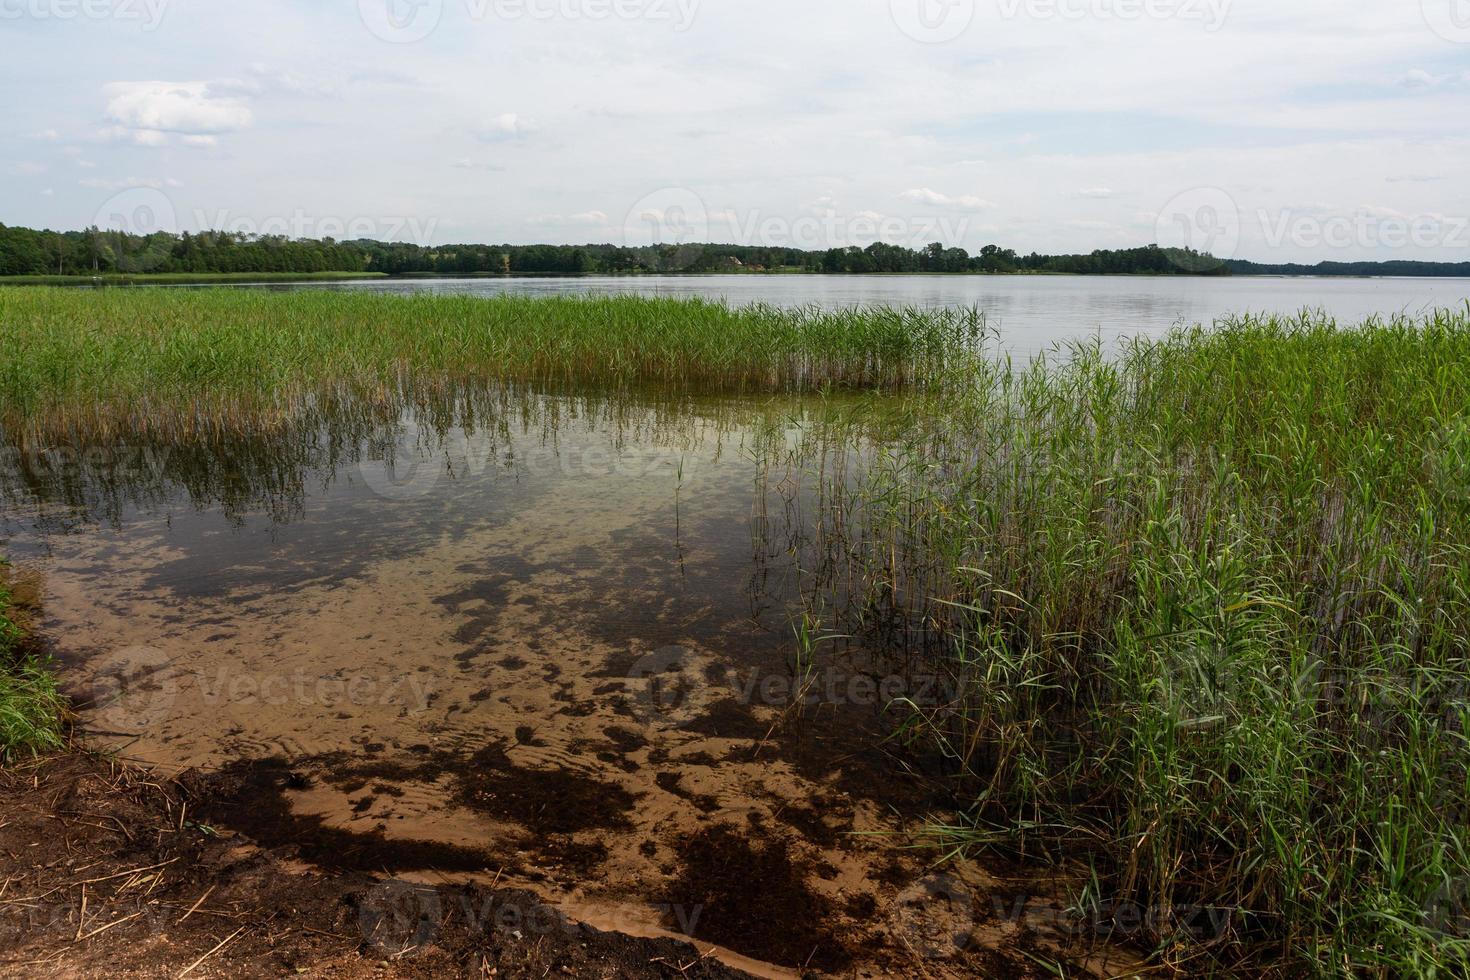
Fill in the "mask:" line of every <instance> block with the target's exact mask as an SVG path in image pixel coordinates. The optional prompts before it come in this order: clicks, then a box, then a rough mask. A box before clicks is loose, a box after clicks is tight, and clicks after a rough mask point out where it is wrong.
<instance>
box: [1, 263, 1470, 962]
mask: <svg viewBox="0 0 1470 980" xmlns="http://www.w3.org/2000/svg"><path fill="white" fill-rule="evenodd" d="M0 328H3V330H4V332H5V338H4V339H5V343H6V349H7V357H6V358H5V359H4V361H0V435H4V436H5V438H7V439H9V440H10V441H12V442H24V441H25V440H27V439H30V440H34V441H37V442H43V443H44V442H46V441H47V440H51V441H55V442H61V443H66V442H76V441H85V440H89V439H99V438H100V439H106V438H108V437H109V436H113V437H124V436H125V437H127V438H133V439H138V438H142V439H143V440H144V441H145V442H148V440H152V439H159V440H163V441H165V442H166V441H167V440H169V439H181V440H183V439H193V438H198V437H199V436H200V435H201V434H204V435H206V436H208V435H210V434H211V433H213V434H214V436H212V437H211V438H214V440H215V443H216V444H217V445H219V446H230V445H233V443H230V442H229V440H228V439H227V438H224V437H223V436H222V435H221V434H229V433H236V434H238V436H239V438H243V439H246V440H247V441H249V440H251V439H254V438H255V437H256V436H257V435H258V434H259V433H260V432H261V431H263V430H266V429H270V428H271V427H272V426H276V427H277V431H278V432H280V433H283V436H282V438H285V437H289V441H290V442H291V444H292V445H294V446H296V447H297V448H296V449H295V450H293V453H294V455H293V454H287V457H288V458H289V459H296V458H298V457H300V458H301V459H303V460H306V459H316V458H317V456H318V455H319V454H320V453H322V452H329V453H331V452H337V451H338V445H339V443H340V444H341V445H344V446H345V445H349V444H350V445H351V446H354V447H355V446H356V445H357V443H358V440H359V437H360V436H361V432H369V431H373V430H375V429H376V428H377V427H379V426H380V425H382V424H384V423H387V422H391V421H392V420H393V419H396V418H398V416H399V414H400V412H401V411H402V410H403V408H404V406H405V405H413V406H414V407H415V409H416V410H418V411H420V412H421V413H424V414H425V417H426V418H429V419H431V420H433V422H434V424H435V425H441V426H447V425H452V424H455V423H456V421H463V418H462V416H463V415H464V408H463V406H462V405H461V404H460V402H461V401H462V399H459V398H458V396H457V395H454V394H453V393H454V391H455V390H456V389H455V388H454V386H455V384H456V383H457V379H466V378H469V379H479V381H486V380H488V381H493V382H497V383H503V384H507V385H512V386H515V385H524V386H528V387H530V388H534V389H538V390H549V391H552V392H560V391H567V390H576V389H578V388H596V389H609V390H611V391H613V392H615V393H616V392H627V391H629V390H631V389H640V390H642V389H657V390H659V391H661V392H663V396H664V397H665V398H671V400H670V401H669V402H668V403H669V404H670V405H674V404H676V403H677V402H678V397H682V396H683V395H688V394H692V393H695V392H706V391H708V392H718V393H737V394H738V393H783V394H784V393H790V394H801V393H805V392H815V391H831V390H838V389H851V390H854V391H855V392H856V394H854V395H852V396H851V397H842V398H835V397H833V398H827V399H823V400H821V401H819V402H817V401H815V400H811V402H812V403H811V404H808V405H807V406H805V408H804V409H803V410H802V411H801V412H800V413H799V414H800V416H801V418H800V424H799V425H791V424H788V422H789V420H784V421H783V420H782V419H775V420H773V421H772V422H771V424H770V431H769V432H768V433H766V436H767V438H765V439H764V440H762V441H761V448H760V450H759V451H758V452H756V453H755V455H756V457H757V459H756V462H757V465H758V466H759V467H760V472H761V473H763V474H764V476H765V479H766V480H767V481H768V485H767V492H766V493H763V494H759V495H758V498H759V500H758V506H761V507H765V506H766V505H765V500H766V498H767V497H775V498H779V497H780V496H782V495H786V496H788V497H789V498H790V499H789V501H788V506H787V507H786V508H784V509H782V510H780V513H779V515H776V514H774V513H773V514H772V515H769V516H767V517H763V516H762V514H758V515H757V521H756V530H757V533H758V534H759V533H765V534H779V535H781V536H782V538H783V539H782V540H781V541H780V542H779V543H777V544H776V545H775V551H773V552H770V553H781V554H790V555H795V556H796V557H797V559H798V561H799V563H800V566H801V573H802V574H801V583H802V584H801V594H802V600H803V602H802V605H803V608H802V609H800V610H798V618H799V621H800V623H801V632H800V636H801V638H802V649H803V651H805V652H806V653H810V652H811V651H813V650H814V649H817V648H819V647H822V646H823V645H824V643H823V642H821V640H820V638H821V635H822V627H825V629H826V630H828V631H832V632H838V633H841V634H843V635H845V636H849V637H853V638H855V639H856V640H857V641H858V642H861V643H862V644H863V645H864V646H865V647H866V648H867V651H868V652H869V653H876V654H880V655H881V654H889V655H892V656H893V657H894V658H895V660H897V661H901V662H903V663H904V664H905V665H906V669H909V670H913V671H918V672H924V673H941V674H943V675H945V683H943V684H941V685H938V686H937V687H935V688H932V689H935V690H943V691H945V692H948V694H947V696H946V697H945V698H943V699H941V700H939V701H927V700H926V701H923V702H922V703H919V702H916V701H909V702H899V703H897V704H896V705H894V706H893V707H894V708H895V709H897V711H898V716H897V719H896V723H897V737H899V738H901V739H903V740H906V741H909V742H912V743H915V744H921V745H923V746H926V747H929V748H931V749H934V748H937V750H938V755H939V756H940V757H941V758H942V759H943V760H944V766H945V771H946V772H947V773H948V775H949V776H950V777H951V778H952V779H953V785H954V788H955V790H956V792H957V794H958V795H959V798H960V799H961V800H962V801H963V802H964V806H963V807H962V810H963V814H962V819H958V820H955V821H951V822H949V823H948V824H946V825H945V826H942V827H937V828H935V835H936V839H937V840H938V841H939V842H940V843H942V844H943V845H944V846H945V847H946V848H948V849H949V850H950V851H952V852H955V853H962V852H965V851H970V850H976V849H980V848H996V847H998V848H1004V849H1007V850H1009V851H1013V852H1016V853H1020V854H1023V855H1026V856H1027V857H1029V858H1036V857H1045V858H1050V859H1054V860H1057V861H1062V862H1068V863H1079V862H1080V863H1081V864H1083V865H1084V866H1085V867H1086V868H1087V870H1088V871H1089V872H1090V874H1089V875H1088V878H1089V885H1088V886H1087V888H1086V889H1085V890H1084V891H1083V893H1081V894H1079V895H1077V896H1075V900H1074V907H1073V908H1072V909H1070V910H1067V916H1070V919H1069V921H1075V922H1078V923H1085V924H1086V926H1085V929H1086V931H1087V932H1088V934H1089V935H1091V934H1093V933H1094V932H1098V933H1101V934H1102V937H1103V938H1112V939H1120V938H1121V939H1128V940H1131V941H1142V942H1146V943H1148V944H1151V945H1152V946H1153V947H1154V949H1155V952H1156V955H1157V957H1158V959H1159V960H1160V962H1162V963H1165V964H1169V965H1173V966H1175V967H1178V968H1180V969H1182V970H1184V971H1186V972H1188V973H1191V974H1201V973H1216V974H1221V975H1236V974H1243V973H1252V974H1277V975H1302V974H1316V975H1323V976H1346V975H1360V976H1361V975H1366V976H1380V977H1396V976H1446V977H1448V976H1465V975H1467V973H1470V309H1464V310H1460V311H1445V312H1440V313H1435V314H1431V315H1428V316H1425V317H1420V318H1417V319H1411V318H1392V319H1385V320H1373V321H1370V322H1368V323H1366V324H1363V325H1359V326H1352V327H1347V326H1342V325H1339V324H1336V323H1333V322H1332V321H1331V320H1329V319H1328V318H1326V317H1324V316H1321V315H1313V314H1303V315H1302V316H1299V317H1295V318H1265V319H1262V318H1246V319H1239V320H1233V321H1229V322H1224V323H1221V324H1217V325H1216V326H1215V327H1214V328H1212V329H1201V328H1194V329H1181V330H1178V331H1175V332H1173V333H1172V334H1170V335H1169V336H1167V337H1164V338H1162V339H1158V340H1152V341H1142V340H1141V341H1136V342H1133V343H1131V344H1129V345H1127V346H1126V347H1124V348H1123V349H1121V350H1117V351H1104V350H1102V349H1101V348H1100V347H1099V346H1098V345H1096V344H1078V345H1074V346H1071V347H1068V348H1065V349H1059V350H1057V351H1055V352H1053V353H1051V354H1050V355H1048V356H1046V357H1042V358H1038V359H1035V360H1032V361H1028V362H1027V363H1025V364H1013V363H1010V362H1008V361H1006V360H1003V359H991V358H987V357H985V356H983V355H982V354H981V346H980V345H981V341H982V340H983V336H984V331H983V323H982V321H981V319H980V318H979V316H978V315H976V314H974V313H963V312H962V313H954V312H943V311H937V312H936V311H918V310H881V309H873V310H851V311H844V312H838V313H823V312H820V311H816V310H800V311H788V310H779V309H773V308H766V307H751V308H742V309H731V308H729V307H726V306H723V305H720V304H711V303H704V302H698V301H686V300H661V299H644V298H635V297H618V298H612V299H569V298H555V299H541V298H537V299H527V298H511V297H502V298H498V299H493V300H485V299H478V298H462V297H443V296H425V295H418V296H412V297H398V296H384V295H375V294H368V293H353V292H346V293H340V292H339V293H284V294H281V293H258V292H234V291H222V290H205V291H170V290H128V291H121V290H119V291H66V290H54V289H35V290H29V289H27V290H19V289H0ZM425 385H428V386H429V387H428V388H425ZM434 385H439V386H441V387H440V388H439V389H437V390H439V391H441V392H447V393H448V394H447V395H446V396H445V397H433V396H432V392H433V391H435V390H436V389H435V388H434V387H433V386H434ZM426 392H428V393H429V394H426ZM451 396H452V397H451ZM446 398H447V400H446ZM441 403H442V405H441ZM436 405H439V406H440V408H435V406H436ZM353 406H356V407H353ZM444 406H451V407H444ZM349 409H350V410H351V411H356V412H360V413H361V418H360V419H358V420H357V422H355V423H354V425H356V428H352V429H351V430H350V431H349V432H348V434H347V435H345V436H344V437H343V438H342V439H341V440H331V439H329V440H328V442H327V445H326V447H325V449H324V448H323V446H322V445H321V443H320V442H319V435H320V433H319V431H318V430H319V428H320V423H321V421H322V420H323V419H325V418H328V417H336V416H339V415H340V414H341V412H342V411H344V410H349ZM441 409H442V410H441ZM504 412H505V410H504V408H503V407H501V408H496V409H493V410H491V409H488V408H487V410H486V413H487V418H486V420H485V421H486V422H487V424H488V423H492V422H493V417H494V416H497V415H503V414H504ZM359 429H360V430H361V432H360V431H359ZM793 429H794V430H795V434H793ZM0 441H3V440H0ZM267 441H268V442H270V440H267ZM149 444H151V443H149ZM272 444H274V443H272ZM342 451H347V450H345V449H344V450H342ZM239 455H240V456H241V457H242V458H243V457H245V456H246V455H247V454H245V453H244V452H243V450H242V451H241V453H240V454H239ZM265 455H267V456H271V455H272V453H265ZM179 465H180V466H182V465H183V464H179ZM260 472H261V474H262V477H261V480H260V482H262V483H264V484H268V485H270V486H272V487H276V486H284V487H287V488H289V486H290V485H291V482H290V479H287V478H281V479H278V478H277V477H276V476H274V475H273V474H274V472H275V471H274V470H273V469H271V466H270V465H269V460H267V461H265V462H262V463H261V465H260ZM177 478H178V479H180V480H183V481H186V482H189V483H190V485H191V486H193V485H196V484H197V485H198V486H200V487H202V488H204V490H203V491H201V492H206V494H207V492H211V491H208V488H209V487H210V486H212V485H213V484H212V483H211V482H210V481H211V480H212V479H214V478H215V476H214V475H213V471H207V472H202V473H194V472H192V471H188V470H180V471H179V472H178V474H177ZM762 513H764V511H763V512H762ZM778 516H779V518H780V519H778ZM778 526H779V527H778ZM767 544H769V543H767ZM3 608H4V607H3V606H0V614H3ZM818 624H821V626H820V627H819V625H818ZM804 662H807V661H804ZM11 676H12V677H14V676H16V675H11ZM4 683H6V681H5V679H4V675H0V684H4ZM10 683H14V681H11V682H10ZM4 690H5V689H4V688H0V701H3V699H4V698H5V697H6V695H5V693H4ZM3 724H8V723H6V722H0V725H3ZM0 736H4V737H9V736H5V731H4V730H0ZM1202 911H1203V912H1205V913H1206V914H1205V915H1204V916H1203V917H1202V916H1201V915H1200V913H1201V912H1202ZM1202 921H1204V922H1208V923H1210V924H1211V925H1212V928H1209V929H1207V930H1205V931H1201V930H1200V928H1199V926H1200V923H1201V922H1202Z"/></svg>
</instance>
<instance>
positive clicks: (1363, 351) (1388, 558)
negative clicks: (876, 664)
mask: <svg viewBox="0 0 1470 980" xmlns="http://www.w3.org/2000/svg"><path fill="white" fill-rule="evenodd" d="M904 414H905V416H906V417H907V418H908V419H911V420H912V421H911V422H909V423H908V431H907V432H906V433H905V434H904V435H903V436H902V437H901V438H899V439H897V440H896V441H894V442H892V443H890V444H886V445H883V446H880V447H874V446H872V445H870V444H863V442H862V441H861V440H859V439H857V438H854V439H853V440H852V444H853V448H855V449H857V450H858V454H857V458H861V459H862V462H861V464H858V463H853V464H850V468H849V469H848V471H846V472H843V473H837V474H834V473H832V472H831V471H830V469H829V470H828V472H826V473H825V474H824V476H823V477H822V483H821V486H822V490H821V491H820V492H821V493H822V496H823V500H822V503H821V505H820V506H819V507H818V508H817V513H818V514H819V515H820V516H819V519H818V523H819V526H818V527H816V528H815V529H813V531H812V537H811V538H810V540H809V547H808V549H807V552H806V554H805V559H804V560H805V562H806V565H807V567H808V568H809V569H810V570H811V571H810V572H809V575H808V580H807V590H808V601H809V604H810V607H811V610H813V611H821V612H824V613H825V614H826V616H827V617H828V621H829V623H830V624H831V625H832V626H833V627H834V628H839V627H840V628H842V629H844V630H847V631H853V632H856V633H858V634H859V635H862V636H864V637H865V638H866V639H868V640H869V641H872V642H877V643H880V644H885V645H887V646H889V647H890V648H899V647H902V648H908V649H910V650H917V651H920V652H921V653H923V654H925V655H926V659H927V661H928V662H929V663H930V664H931V665H937V666H938V667H939V668H940V669H942V670H943V671H945V672H947V673H949V674H952V675H953V677H954V678H955V679H956V685H957V686H956V688H955V689H957V690H958V691H959V692H960V693H959V695H958V696H957V697H955V698H954V699H953V700H952V701H949V702H948V703H944V704H939V705H935V704H908V705H899V706H898V707H899V708H900V709H902V710H901V712H900V714H901V719H902V728H901V734H902V735H903V736H905V737H907V738H910V739H912V740H915V741H917V742H920V743H921V744H930V745H938V746H939V747H940V748H941V750H942V752H943V754H944V756H945V758H946V760H947V763H948V768H949V771H950V772H951V773H952V775H953V777H954V778H955V780H956V786H957V787H958V788H961V789H962V790H963V793H964V794H965V797H966V798H967V799H971V800H974V801H975V802H974V805H973V806H972V807H971V808H970V809H969V811H968V814H967V816H966V819H965V820H963V821H960V822H959V824H958V825H957V826H950V827H947V828H941V829H940V831H939V835H940V837H941V839H942V840H943V842H944V844H945V845H946V846H948V847H950V848H953V849H954V850H955V851H957V852H964V851H968V850H975V849H979V848H983V847H997V846H998V847H1004V848H1006V849H1008V850H1011V851H1014V852H1018V853H1022V854H1025V855H1027V856H1030V857H1036V856H1039V855H1046V856H1050V857H1052V858H1055V859H1058V860H1068V861H1081V862H1083V863H1084V864H1085V865H1086V866H1087V867H1088V868H1089V870H1090V877H1091V879H1092V885H1091V887H1090V888H1089V890H1088V894H1086V895H1080V896H1078V897H1077V901H1078V903H1079V906H1080V907H1081V909H1082V910H1083V911H1084V912H1087V911H1088V909H1089V908H1090V909H1091V912H1092V913H1093V914H1095V913H1096V911H1097V910H1098V909H1099V908H1102V909H1106V908H1113V907H1118V905H1119V904H1120V903H1122V904H1123V905H1124V906H1125V907H1128V908H1136V909H1148V910H1160V909H1165V910H1172V909H1185V910H1188V909H1195V908H1209V909H1223V910H1230V912H1231V917H1230V919H1229V925H1228V928H1226V929H1224V930H1223V932H1222V934H1220V935H1218V936H1216V935H1208V936H1191V935H1189V934H1188V932H1187V931H1186V930H1183V929H1182V928H1180V926H1181V925H1182V922H1180V921H1179V920H1178V919H1176V918H1175V917H1174V916H1172V915H1170V914H1168V913H1165V914H1163V915H1162V916H1159V917H1156V919H1155V924H1156V925H1157V928H1153V927H1144V928H1142V929H1141V930H1139V931H1129V930H1127V929H1126V928H1125V929H1124V930H1123V931H1121V932H1119V933H1118V934H1117V935H1121V936H1125V937H1127V938H1133V939H1137V940H1141V941H1144V942H1145V943H1146V944H1149V945H1151V946H1153V947H1154V949H1155V950H1156V952H1157V954H1158V956H1159V958H1160V959H1161V960H1163V961H1166V962H1170V963H1174V964H1176V965H1178V966H1180V967H1181V968H1182V969H1184V970H1185V971H1186V972H1189V973H1204V972H1212V971H1213V972H1221V973H1233V972H1236V971H1241V972H1245V971H1250V972H1274V973H1278V974H1285V975H1301V974H1304V973H1310V974H1320V975H1368V976H1382V977H1392V976H1464V975H1466V972H1467V970H1470V315H1467V313H1466V312H1465V311H1461V312H1459V313H1442V314H1437V315H1434V316H1431V317H1429V318H1426V319H1424V320H1422V321H1417V322H1415V321H1409V320H1404V319H1396V320H1392V321H1387V322H1379V321H1375V322H1372V323H1369V324H1367V325H1364V326H1361V327H1357V328H1353V329H1340V328H1338V326H1337V325H1336V324H1333V323H1331V322H1330V321H1328V320H1326V319H1325V318H1323V317H1320V316H1303V317H1301V318H1297V319H1281V320H1277V319H1265V320H1260V319H1246V320H1240V321H1237V322H1232V323H1228V324H1223V325H1220V326H1219V328H1218V329H1215V330H1212V331H1211V330H1202V329H1192V330H1181V331H1178V332H1175V333H1173V334H1172V335H1170V336H1168V337H1167V338H1165V339H1163V340H1159V341H1154V342H1150V341H1139V342H1137V343H1134V344H1132V345H1131V346H1129V347H1128V348H1127V349H1126V350H1125V351H1124V352H1122V353H1121V356H1117V357H1107V356H1104V355H1103V352H1102V351H1100V350H1099V349H1098V348H1097V347H1096V346H1088V345H1081V346H1078V347H1075V348H1072V349H1069V350H1067V351H1064V352H1060V354H1059V355H1058V356H1053V357H1051V358H1049V359H1044V360H1041V361H1038V362H1035V363H1031V364H1029V365H1027V366H1025V367H1016V366H1011V365H1007V364H989V365H978V366H976V367H975V373H974V376H973V377H972V379H971V381H970V383H969V384H968V385H966V386H963V387H960V386H955V387H953V388H949V389H946V390H943V391H939V392H934V393H930V394H928V395H926V396H925V397H924V398H923V399H922V400H919V401H916V402H914V403H911V404H910V405H909V406H908V410H907V412H906V413H904ZM839 430H840V427H839ZM833 431H834V430H831V429H829V430H828V432H826V433H825V434H823V435H822V436H820V437H814V438H824V439H831V438H834V437H833V435H832V432H833ZM810 448H811V447H808V450H810ZM823 458H824V459H825V460H827V462H828V464H829V466H830V464H831V461H832V460H841V459H844V458H854V457H848V456H845V455H844V454H841V453H835V452H833V451H832V447H831V446H827V447H826V448H825V450H824V452H823ZM839 487H841V488H843V489H841V490H840V491H839V490H838V489H837V488H839ZM1091 917H1092V915H1089V919H1090V918H1091Z"/></svg>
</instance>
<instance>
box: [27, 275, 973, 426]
mask: <svg viewBox="0 0 1470 980" xmlns="http://www.w3.org/2000/svg"><path fill="white" fill-rule="evenodd" d="M0 322H3V323H4V325H5V331H6V345H7V353H6V357H5V359H4V361H3V362H0V426H3V427H4V428H5V429H6V430H7V431H8V432H9V433H10V434H11V435H12V437H24V436H26V435H27V434H30V435H34V436H40V435H44V434H47V433H52V434H54V433H56V432H61V431H65V432H76V431H78V430H86V431H95V432H98V433H107V432H110V431H116V430H119V429H122V430H127V431H133V432H136V431H138V430H140V429H149V428H150V427H151V428H153V429H155V430H161V431H177V430H179V429H181V428H187V427H190V426H193V425H196V424H211V425H212V424H230V423H233V422H238V423H239V424H241V425H246V426H248V425H251V424H257V423H259V422H260V421H261V420H262V419H263V418H269V417H271V416H272V415H273V414H276V415H278V414H280V413H283V412H289V411H291V410H293V409H294V408H295V407H296V406H298V405H299V404H301V403H302V402H303V401H304V400H307V399H309V398H310V397H311V396H312V395H313V394H314V393H316V392H319V391H321V390H322V389H323V388H327V387H331V386H334V385H358V386H363V387H366V388H378V389H382V388H384V387H385V386H391V385H395V384H397V383H398V382H399V381H400V380H401V379H402V378H403V377H405V376H422V375H432V376H435V377H446V376H447V377H458V376H473V377H478V378H488V379H496V380H504V381H515V382H532V383H536V384H540V385H546V386H600V387H607V386H610V387H625V386H635V385H658V386H660V387H662V388H664V389H669V388H678V389H686V388H687V389H693V388H697V389H700V390H718V391H730V392H756V391H759V392H794V391H809V390H816V389H819V388H824V387H829V386H835V387H849V388H883V389H893V388H901V387H905V386H911V385H916V384H923V383H926V382H927V381H928V380H929V379H931V378H933V377H935V376H936V375H937V374H938V373H939V372H940V371H941V370H942V369H943V368H944V365H945V364H946V363H948V362H949V361H951V360H952V359H954V358H955V357H957V356H959V352H960V351H962V350H964V349H966V348H968V347H969V346H970V345H971V344H972V343H973V341H974V339H975V337H976V336H977V335H978V334H979V333H980V331H981V329H982V324H981V321H980V318H979V317H978V315H976V314H974V313H955V312H947V311H933V312H925V311H919V310H913V309H905V310H890V309H872V310H863V311H852V312H849V313H843V314H833V313H823V312H819V311H816V310H783V309H776V308H771V307H745V308H740V309H732V308H730V307H728V306H725V305H723V304H719V303H710V302H701V301H688V300H673V299H650V298H643V297H636V296H619V297H609V298H575V297H558V298H524V297H511V296H501V297H495V298H489V299H486V298H480V297H456V296H430V295H422V294H420V295H412V296H393V295H382V294H372V293H340V292H314V291H303V292H291V293H270V292H242V291H232V290H210V289H203V290H178V291H175V290H147V289H140V290H65V289H3V288H0Z"/></svg>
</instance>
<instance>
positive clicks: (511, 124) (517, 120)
mask: <svg viewBox="0 0 1470 980" xmlns="http://www.w3.org/2000/svg"><path fill="white" fill-rule="evenodd" d="M534 128H535V127H533V126H532V125H531V123H530V121H529V120H527V119H524V118H522V117H521V115H520V113H517V112H502V113H501V114H500V115H498V116H496V117H495V118H494V119H492V120H490V121H489V122H488V123H486V124H485V125H484V126H481V127H480V128H479V129H477V130H475V136H476V137H478V138H479V139H482V140H484V141H485V142H487V143H498V142H501V141H502V140H515V139H522V138H524V137H525V136H528V135H529V134H530V133H531V132H532V131H533V130H534Z"/></svg>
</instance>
